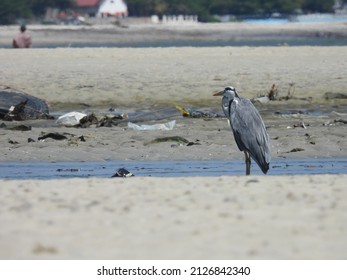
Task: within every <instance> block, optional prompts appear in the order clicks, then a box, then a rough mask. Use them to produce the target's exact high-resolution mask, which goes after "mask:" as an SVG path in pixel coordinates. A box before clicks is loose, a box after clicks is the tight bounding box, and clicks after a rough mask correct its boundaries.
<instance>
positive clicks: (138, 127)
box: [128, 121, 176, 130]
mask: <svg viewBox="0 0 347 280" xmlns="http://www.w3.org/2000/svg"><path fill="white" fill-rule="evenodd" d="M175 124H176V121H170V122H167V123H160V124H153V125H148V124H142V125H137V124H134V123H132V122H128V127H129V128H132V129H134V130H173V128H174V126H175Z"/></svg>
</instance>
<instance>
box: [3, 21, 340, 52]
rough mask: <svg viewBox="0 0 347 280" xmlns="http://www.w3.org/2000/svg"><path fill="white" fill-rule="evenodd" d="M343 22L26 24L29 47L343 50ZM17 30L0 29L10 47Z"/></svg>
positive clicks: (7, 27)
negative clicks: (30, 38) (244, 47)
mask: <svg viewBox="0 0 347 280" xmlns="http://www.w3.org/2000/svg"><path fill="white" fill-rule="evenodd" d="M346 27H347V22H313V23H301V22H286V23H275V24H267V23H247V22H238V23H192V24H171V25H170V24H167V25H165V24H129V25H126V23H124V25H121V26H117V25H112V24H108V25H91V26H87V25H28V32H29V33H30V34H31V36H32V38H33V47H34V48H57V47H59V48H61V47H141V48H143V47H145V48H146V47H187V46H191V47H220V46H278V45H289V46H303V45H306V46H307V45H309V46H346V45H347V28H346ZM17 31H18V26H14V25H12V26H1V27H0V32H1V34H2V36H1V37H0V48H10V47H11V40H12V37H13V36H14V35H15V34H16V32H17Z"/></svg>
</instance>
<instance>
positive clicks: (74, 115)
mask: <svg viewBox="0 0 347 280" xmlns="http://www.w3.org/2000/svg"><path fill="white" fill-rule="evenodd" d="M85 116H87V115H86V114H83V113H79V112H70V113H67V114H65V115H62V116H60V117H59V118H58V119H57V121H56V123H57V124H59V125H65V126H74V125H77V124H79V123H80V120H81V119H82V118H84V117H85Z"/></svg>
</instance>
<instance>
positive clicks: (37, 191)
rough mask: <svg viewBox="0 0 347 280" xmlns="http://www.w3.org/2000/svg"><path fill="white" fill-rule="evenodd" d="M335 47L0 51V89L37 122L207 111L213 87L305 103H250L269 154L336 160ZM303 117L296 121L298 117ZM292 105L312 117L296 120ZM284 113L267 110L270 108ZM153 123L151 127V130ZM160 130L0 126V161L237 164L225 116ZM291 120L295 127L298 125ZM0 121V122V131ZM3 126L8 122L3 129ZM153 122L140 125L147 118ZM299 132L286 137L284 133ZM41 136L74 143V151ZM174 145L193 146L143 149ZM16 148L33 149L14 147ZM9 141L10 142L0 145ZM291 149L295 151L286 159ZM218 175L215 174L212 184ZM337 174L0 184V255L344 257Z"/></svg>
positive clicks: (341, 76) (339, 87) (342, 66)
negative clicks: (30, 102)
mask: <svg viewBox="0 0 347 280" xmlns="http://www.w3.org/2000/svg"><path fill="white" fill-rule="evenodd" d="M346 51H347V49H346V47H269V48H267V47H259V48H251V47H241V48H236V47H224V48H164V49H162V48H148V49H131V48H129V49H127V48H125V49H106V48H100V49H99V48H98V49H92V48H83V49H29V50H12V49H0V61H1V65H2V67H1V70H0V71H1V75H0V84H1V85H2V86H4V85H5V86H10V87H12V88H15V89H20V90H23V91H25V92H28V93H30V94H32V95H35V96H37V97H40V98H43V99H45V100H46V101H47V102H48V103H49V104H50V106H51V107H50V108H51V112H69V111H72V110H78V111H84V110H85V111H88V112H93V111H97V112H100V110H107V109H108V108H110V107H114V108H116V109H117V110H119V111H121V112H133V111H136V110H151V111H156V110H157V111H158V110H160V109H162V108H172V107H174V106H175V105H176V104H178V105H180V106H183V107H186V108H192V107H194V108H205V109H209V110H213V111H216V110H220V108H219V106H220V99H219V98H216V97H212V96H211V93H212V92H213V91H214V90H217V89H222V88H223V87H224V86H226V85H233V86H235V87H236V88H237V89H238V90H239V93H240V95H242V96H245V97H247V98H254V97H256V96H257V95H260V94H265V93H266V92H267V91H268V90H269V89H270V87H271V85H272V84H273V83H275V84H276V85H277V86H278V89H279V94H280V96H285V95H286V94H287V92H288V89H289V87H290V84H291V83H294V84H295V92H294V96H295V97H298V98H304V99H305V100H290V101H276V102H273V103H269V104H265V105H257V107H258V109H259V110H260V112H261V114H262V115H263V117H264V121H265V123H266V125H267V127H268V131H269V135H270V139H271V149H272V153H273V158H294V157H295V158H314V157H346V150H347V149H346V148H347V146H346V132H345V130H346V128H345V124H344V123H343V122H334V120H338V119H346V117H345V116H343V115H336V113H334V112H333V111H336V112H338V113H342V114H343V113H346V111H345V108H346V107H345V106H346V101H345V100H343V99H332V100H326V99H325V98H324V95H325V93H326V92H333V93H346V86H345V85H346V84H347V81H346V79H347V78H346V77H347V75H346V69H347V68H346V63H347V62H346V61H344V60H343V59H342V57H343V54H344V53H346ZM302 109H304V111H302ZM306 109H314V110H315V111H324V112H325V113H324V114H318V115H316V114H313V115H312V114H305V110H306ZM284 110H286V111H287V112H288V111H290V112H294V113H295V114H286V115H282V114H276V113H275V112H277V111H279V112H283V111H284ZM165 121H167V120H165V119H164V120H161V121H156V122H155V123H157V122H165ZM176 121H177V122H176V126H175V128H174V130H172V131H168V132H163V131H134V130H132V129H129V128H127V127H126V126H115V127H111V128H107V127H103V128H96V127H91V128H87V129H77V128H66V127H57V126H56V125H55V124H54V121H41V120H40V121H28V122H25V124H28V125H31V126H32V129H31V130H29V131H14V130H7V129H3V128H2V129H0V134H1V138H0V143H1V146H0V161H2V162H8V161H23V162H25V161H89V160H93V161H97V160H100V161H103V160H124V161H127V160H168V159H175V160H184V159H187V160H188V159H189V160H209V159H226V160H227V159H230V160H234V159H242V157H243V154H242V153H240V152H239V151H238V150H237V147H236V144H235V143H234V140H233V138H232V134H231V132H230V129H229V128H228V125H227V123H226V121H225V119H212V120H204V119H191V118H182V117H180V116H179V114H178V115H177V118H176ZM302 122H304V124H305V127H306V128H303V127H300V124H302ZM0 123H3V121H1V122H0ZM4 123H5V124H6V125H7V127H11V126H15V125H18V124H22V123H18V122H4ZM150 123H153V122H150ZM296 124H299V127H294V125H296ZM41 132H61V133H63V132H67V133H71V134H74V135H76V136H81V135H83V136H84V137H85V139H86V141H85V142H81V141H73V140H63V141H56V140H52V139H47V140H46V141H37V138H38V137H39V136H40V135H41ZM163 136H182V137H185V138H187V139H188V140H189V141H193V142H194V141H197V140H198V141H199V143H200V144H201V145H193V146H186V145H172V143H160V144H153V145H145V144H146V143H148V142H150V141H151V140H153V139H155V138H156V137H163ZM28 138H32V139H34V140H35V142H31V143H28ZM10 140H12V141H10ZM297 148H300V149H301V150H298V151H297V152H291V151H293V150H295V149H297ZM225 175H228V174H225ZM345 181H346V176H345V175H334V176H331V175H318V176H281V177H273V176H251V177H248V178H246V177H242V176H241V177H219V178H208V179H206V178H199V177H197V178H179V179H160V178H136V177H135V178H128V179H126V180H124V179H120V180H111V179H72V180H71V179H70V180H52V181H6V180H5V181H1V188H0V194H1V195H0V197H1V203H0V224H1V230H0V236H1V238H0V247H1V248H3V249H2V250H1V253H0V257H1V258H4V259H6V258H10V259H16V258H29V259H31V258H38V259H46V258H47V259H50V258H54V259H57V258H67V259H76V258H81V259H88V258H89V259H93V258H95V259H104V258H127V259H137V258H140V259H153V258H158V259H161V258H163V259H170V258H175V259H192V258H195V259H203V258H204V259H228V258H236V259H248V258H253V259H344V258H346V257H347V256H346V251H347V250H346V246H345V242H343V241H344V240H345V236H346V233H347V229H346V227H345V226H344V225H345V222H344V221H345V220H346V204H345V201H346V198H347V193H346V191H345V188H344V185H345Z"/></svg>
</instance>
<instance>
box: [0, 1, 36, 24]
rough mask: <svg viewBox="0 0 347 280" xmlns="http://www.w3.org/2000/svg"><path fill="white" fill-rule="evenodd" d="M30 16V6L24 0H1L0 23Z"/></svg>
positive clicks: (12, 21)
mask: <svg viewBox="0 0 347 280" xmlns="http://www.w3.org/2000/svg"><path fill="white" fill-rule="evenodd" d="M30 16H31V10H30V7H29V5H28V3H27V1H25V0H1V1H0V24H10V23H14V22H15V21H16V20H17V19H18V18H28V17H30Z"/></svg>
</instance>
